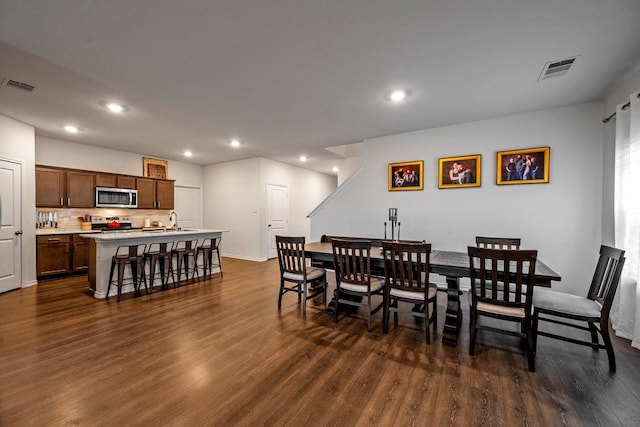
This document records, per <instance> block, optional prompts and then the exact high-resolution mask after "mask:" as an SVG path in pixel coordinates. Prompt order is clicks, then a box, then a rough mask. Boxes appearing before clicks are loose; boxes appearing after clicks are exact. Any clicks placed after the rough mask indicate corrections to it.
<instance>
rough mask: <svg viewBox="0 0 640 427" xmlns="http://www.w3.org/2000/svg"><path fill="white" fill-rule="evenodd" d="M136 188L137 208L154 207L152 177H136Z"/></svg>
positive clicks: (154, 188) (154, 185)
mask: <svg viewBox="0 0 640 427" xmlns="http://www.w3.org/2000/svg"><path fill="white" fill-rule="evenodd" d="M136 188H137V189H138V209H154V208H155V207H156V180H155V179H152V178H138V179H136Z"/></svg>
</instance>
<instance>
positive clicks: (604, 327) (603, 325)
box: [600, 316, 616, 372]
mask: <svg viewBox="0 0 640 427" xmlns="http://www.w3.org/2000/svg"><path fill="white" fill-rule="evenodd" d="M605 317H607V316H604V317H602V318H601V319H600V332H601V333H602V340H603V341H604V346H605V348H606V349H607V357H608V358H609V371H611V372H615V371H616V355H615V353H614V352H613V345H612V344H611V337H610V336H609V325H608V321H607V320H608V319H606V318H605Z"/></svg>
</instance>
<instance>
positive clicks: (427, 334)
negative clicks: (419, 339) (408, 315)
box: [424, 301, 431, 344]
mask: <svg viewBox="0 0 640 427" xmlns="http://www.w3.org/2000/svg"><path fill="white" fill-rule="evenodd" d="M430 320H431V319H430V317H429V301H427V303H426V304H425V305H424V330H425V333H424V334H425V338H426V340H427V344H431V333H430V331H429V328H431V321H430Z"/></svg>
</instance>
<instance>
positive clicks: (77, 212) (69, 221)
mask: <svg viewBox="0 0 640 427" xmlns="http://www.w3.org/2000/svg"><path fill="white" fill-rule="evenodd" d="M49 212H51V215H54V214H56V215H57V218H58V227H57V229H58V230H60V231H69V232H76V231H80V230H81V228H80V220H79V219H78V218H80V217H82V218H84V216H85V215H97V216H101V217H114V216H118V217H123V216H128V217H130V218H131V222H132V224H131V225H132V226H133V227H143V226H144V221H145V219H149V220H150V222H151V223H153V222H154V221H157V222H158V223H159V224H158V225H159V226H161V227H171V226H172V225H173V223H172V222H171V220H170V218H169V213H170V212H171V210H160V209H104V208H86V209H55V208H54V209H45V208H38V209H36V220H37V218H38V216H39V215H38V214H40V213H42V214H43V215H45V216H47V217H48V216H49ZM36 226H37V224H34V227H36ZM47 228H48V229H53V228H55V227H53V226H51V225H50V224H49V223H47V225H45V226H44V227H42V229H47Z"/></svg>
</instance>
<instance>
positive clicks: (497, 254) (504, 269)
mask: <svg viewBox="0 0 640 427" xmlns="http://www.w3.org/2000/svg"><path fill="white" fill-rule="evenodd" d="M468 253H469V271H470V278H471V298H472V302H471V305H472V306H476V305H477V303H478V302H482V303H489V304H496V305H503V306H511V307H517V308H526V313H530V311H531V303H532V297H533V285H534V283H535V270H536V259H537V255H538V251H536V250H509V249H487V248H477V247H473V246H469V248H468Z"/></svg>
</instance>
